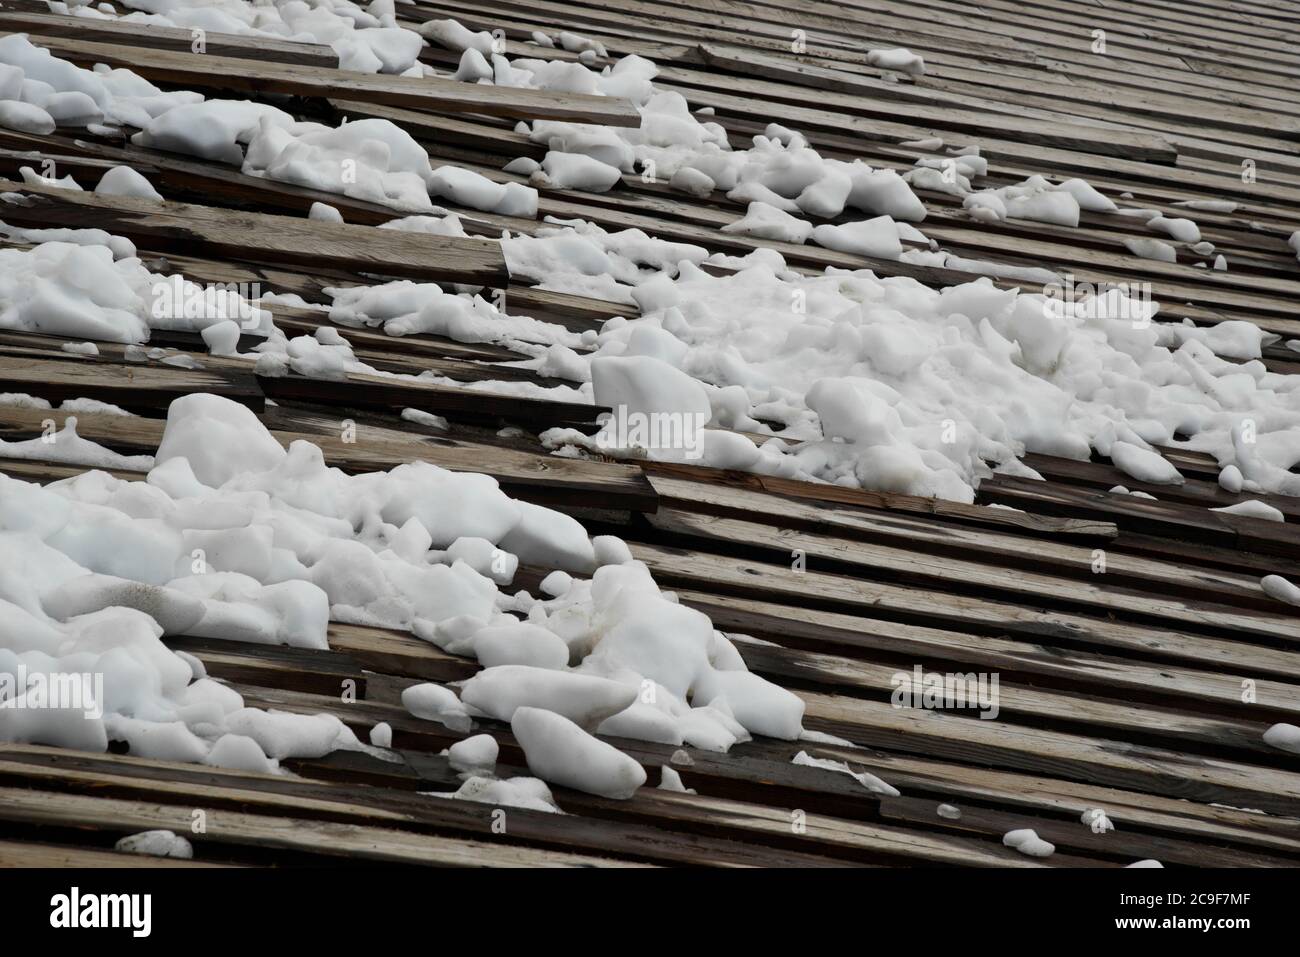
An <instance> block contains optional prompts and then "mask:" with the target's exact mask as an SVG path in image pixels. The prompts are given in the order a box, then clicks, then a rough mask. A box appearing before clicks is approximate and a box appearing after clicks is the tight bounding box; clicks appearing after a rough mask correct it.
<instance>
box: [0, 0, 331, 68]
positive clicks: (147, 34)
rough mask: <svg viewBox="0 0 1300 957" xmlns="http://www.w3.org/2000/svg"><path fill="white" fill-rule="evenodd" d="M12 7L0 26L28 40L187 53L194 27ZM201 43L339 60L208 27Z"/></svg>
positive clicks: (248, 55) (218, 49)
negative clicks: (66, 40) (85, 42)
mask: <svg viewBox="0 0 1300 957" xmlns="http://www.w3.org/2000/svg"><path fill="white" fill-rule="evenodd" d="M14 6H15V4H14V0H5V2H4V3H0V30H5V31H14V32H19V33H26V34H29V35H30V36H31V37H32V38H33V39H37V38H40V37H65V38H70V39H80V40H90V41H93V42H95V43H112V44H119V45H122V46H127V47H132V46H137V47H145V48H148V49H155V50H173V51H177V52H183V53H192V52H193V48H194V44H195V35H194V33H193V31H191V30H187V29H182V28H180V27H163V26H158V25H156V24H151V23H134V22H131V23H128V22H122V21H118V20H108V19H104V20H96V19H92V18H90V17H74V16H68V15H64V14H56V13H50V12H49V8H48V7H47V6H46V5H45V4H44V3H40V4H39V7H40V8H41V11H42V12H39V13H38V12H33V11H29V10H21V9H12V8H13V7H14ZM38 42H39V41H38ZM203 43H204V51H205V53H207V54H211V55H212V56H221V57H230V58H234V59H240V60H248V61H253V62H263V63H265V62H270V63H299V64H303V65H306V66H316V67H323V68H326V69H334V68H336V67H337V66H338V64H339V57H338V54H337V53H335V52H334V51H333V50H332V49H330V48H329V46H327V45H325V44H323V43H300V42H296V41H292V40H279V39H274V38H271V37H249V36H240V35H238V34H233V33H219V32H217V31H211V30H205V31H204V34H203Z"/></svg>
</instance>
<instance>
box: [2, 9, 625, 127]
mask: <svg viewBox="0 0 1300 957" xmlns="http://www.w3.org/2000/svg"><path fill="white" fill-rule="evenodd" d="M2 32H4V31H3V30H0V33H2ZM11 32H12V31H11ZM33 39H34V40H35V42H37V44H38V45H40V46H43V47H45V48H47V49H48V50H50V52H51V53H53V54H55V55H56V56H60V57H63V58H65V59H68V60H72V61H73V62H76V63H82V64H87V65H89V64H95V63H104V64H107V65H108V66H112V67H126V68H129V69H131V70H133V71H135V72H136V73H138V74H139V75H140V76H143V77H144V78H145V79H147V80H151V81H154V82H161V83H172V84H178V85H181V86H186V87H191V88H192V87H199V88H205V89H220V90H233V91H237V92H241V93H256V94H264V93H286V94H290V95H293V96H315V97H325V98H330V97H334V98H337V99H357V98H361V99H364V100H367V101H370V102H375V103H384V104H389V105H392V106H405V107H410V108H414V109H427V110H437V111H442V112H448V113H481V114H485V115H488V116H508V117H511V118H512V119H526V120H536V119H546V120H567V121H570V122H575V123H603V124H605V125H607V126H636V125H638V124H639V123H640V121H641V115H640V114H639V113H638V112H637V111H636V108H635V107H634V106H633V105H632V104H631V103H629V102H628V101H627V100H621V99H618V98H616V97H608V96H591V95H587V94H580V93H553V92H549V91H546V90H529V89H518V88H514V87H504V86H479V85H476V84H472V83H460V82H458V81H456V80H452V79H439V78H426V77H405V76H384V75H375V74H368V73H352V72H349V71H345V70H337V69H325V68H321V67H313V66H303V65H300V64H283V63H271V62H261V63H259V64H257V65H256V66H254V65H253V64H251V63H249V62H248V61H247V60H240V59H235V58H233V57H223V56H214V55H211V54H206V53H205V54H194V53H188V52H185V53H180V52H176V51H173V50H155V49H148V48H143V47H124V46H121V45H117V44H108V43H95V42H93V41H89V40H80V39H75V38H67V37H45V36H42V37H35V38H33Z"/></svg>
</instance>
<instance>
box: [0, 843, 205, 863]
mask: <svg viewBox="0 0 1300 957" xmlns="http://www.w3.org/2000/svg"><path fill="white" fill-rule="evenodd" d="M225 866H226V865H224V864H218V863H215V862H211V861H186V860H179V859H177V858H174V857H152V856H149V855H145V854H128V853H125V852H122V851H105V850H98V849H95V848H87V847H68V846H66V845H62V844H46V843H39V842H36V841H0V868H3V867H60V868H101V867H112V868H118V867H125V868H133V869H134V868H149V869H150V870H153V869H154V868H159V867H161V868H166V869H169V870H170V869H175V868H193V867H199V868H212V867H225Z"/></svg>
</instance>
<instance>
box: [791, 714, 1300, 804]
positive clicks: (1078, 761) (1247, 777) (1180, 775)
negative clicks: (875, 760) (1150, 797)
mask: <svg viewBox="0 0 1300 957" xmlns="http://www.w3.org/2000/svg"><path fill="white" fill-rule="evenodd" d="M819 703H820V704H821V705H822V708H821V709H820V710H819V713H818V715H817V716H816V717H813V716H811V715H810V716H809V717H808V718H807V724H808V725H810V726H812V727H814V728H817V729H818V730H824V731H828V732H830V733H831V734H836V735H841V736H844V737H848V738H849V739H850V740H852V741H854V742H856V743H860V744H864V745H866V746H868V747H875V748H881V749H883V750H888V751H903V752H907V753H920V754H924V755H926V756H929V757H937V758H949V759H953V760H957V761H960V762H962V763H967V764H992V765H994V766H995V767H1002V768H1010V769H1016V770H1028V771H1033V772H1038V773H1049V774H1051V775H1053V776H1057V777H1062V778H1066V779H1070V780H1076V781H1086V782H1089V783H1097V784H1106V785H1110V786H1113V787H1121V788H1128V789H1130V790H1138V791H1150V792H1151V793H1154V794H1162V795H1165V796H1166V797H1182V798H1187V799H1191V800H1197V801H1204V802H1207V803H1208V802H1215V803H1222V804H1230V805H1233V806H1236V807H1250V808H1259V809H1260V810H1263V811H1267V812H1269V813H1275V814H1283V815H1291V814H1294V813H1295V811H1296V808H1297V807H1300V774H1296V773H1295V772H1289V771H1279V770H1276V769H1274V768H1264V767H1259V766H1257V765H1247V764H1242V763H1240V762H1234V761H1225V760H1221V759H1217V758H1209V757H1202V756H1199V755H1190V754H1181V753H1177V752H1173V751H1166V750H1162V749H1158V748H1151V747H1146V746H1143V745H1135V744H1130V743H1128V742H1121V741H1116V740H1113V739H1110V740H1107V739H1102V738H1093V737H1084V736H1081V735H1070V734H1062V733H1060V732H1056V731H1047V730H1043V729H1040V728H1029V727H1026V726H1024V725H1010V724H1006V723H1004V722H1000V721H981V720H979V719H978V718H974V719H972V718H963V717H955V716H953V715H950V714H946V713H944V712H940V711H927V710H923V709H917V708H895V707H893V706H892V705H890V704H889V703H887V702H885V703H882V702H874V701H866V700H862V699H857V698H855V699H851V700H850V699H844V698H834V697H830V696H827V697H826V698H823V699H821V701H820V702H819Z"/></svg>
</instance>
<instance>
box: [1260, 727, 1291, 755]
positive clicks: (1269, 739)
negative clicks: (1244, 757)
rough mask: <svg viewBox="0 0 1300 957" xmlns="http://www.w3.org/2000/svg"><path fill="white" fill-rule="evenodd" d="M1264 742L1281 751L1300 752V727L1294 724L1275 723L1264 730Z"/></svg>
mask: <svg viewBox="0 0 1300 957" xmlns="http://www.w3.org/2000/svg"><path fill="white" fill-rule="evenodd" d="M1264 743H1265V744H1267V745H1268V746H1269V747H1273V748H1277V749H1278V750H1280V751H1290V752H1291V753H1292V754H1300V728H1297V727H1296V726H1295V725H1293V724H1275V725H1273V726H1272V727H1271V728H1269V729H1268V730H1267V731H1265V732H1264Z"/></svg>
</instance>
